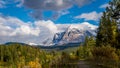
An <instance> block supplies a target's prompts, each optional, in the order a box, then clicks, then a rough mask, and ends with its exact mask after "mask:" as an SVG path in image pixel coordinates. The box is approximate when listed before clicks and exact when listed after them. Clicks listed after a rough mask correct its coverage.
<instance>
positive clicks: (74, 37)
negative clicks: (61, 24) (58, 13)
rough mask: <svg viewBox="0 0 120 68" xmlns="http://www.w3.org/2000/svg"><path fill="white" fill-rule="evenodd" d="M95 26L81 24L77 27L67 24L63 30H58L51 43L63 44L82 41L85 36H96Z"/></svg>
mask: <svg viewBox="0 0 120 68" xmlns="http://www.w3.org/2000/svg"><path fill="white" fill-rule="evenodd" d="M95 31H96V28H95V29H92V26H88V25H85V24H84V26H83V25H81V26H79V27H76V26H72V25H71V26H69V27H68V28H67V29H66V30H65V31H64V32H59V33H56V34H55V35H54V38H53V43H54V44H57V45H63V44H68V43H82V42H84V40H85V37H86V36H96V33H95Z"/></svg>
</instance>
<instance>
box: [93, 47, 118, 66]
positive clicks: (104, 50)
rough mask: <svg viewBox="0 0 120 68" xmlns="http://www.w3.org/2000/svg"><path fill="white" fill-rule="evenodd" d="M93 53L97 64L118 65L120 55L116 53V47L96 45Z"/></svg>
mask: <svg viewBox="0 0 120 68" xmlns="http://www.w3.org/2000/svg"><path fill="white" fill-rule="evenodd" d="M92 54H93V60H94V61H95V63H96V64H97V65H101V66H105V67H117V66H118V61H119V57H118V55H117V54H116V49H115V48H113V47H111V46H102V47H94V48H93V50H92Z"/></svg>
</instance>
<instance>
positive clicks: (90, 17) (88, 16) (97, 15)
mask: <svg viewBox="0 0 120 68" xmlns="http://www.w3.org/2000/svg"><path fill="white" fill-rule="evenodd" d="M101 16H102V13H97V12H96V11H93V12H90V13H83V14H81V15H78V16H76V17H75V18H76V19H82V18H83V19H84V20H85V21H88V20H93V21H98V20H99V19H100V17H101Z"/></svg>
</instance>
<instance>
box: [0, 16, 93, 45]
mask: <svg viewBox="0 0 120 68" xmlns="http://www.w3.org/2000/svg"><path fill="white" fill-rule="evenodd" d="M85 23H86V22H84V26H85ZM82 24H83V23H82ZM82 24H55V23H54V22H52V21H51V20H47V21H45V20H39V21H35V22H23V21H22V20H20V19H18V18H15V17H11V16H7V17H5V16H1V15H0V43H6V42H22V43H28V44H29V43H32V44H33V43H34V44H42V43H43V42H44V41H46V40H47V41H49V43H51V42H52V39H53V36H54V34H55V33H57V32H60V31H64V30H66V29H67V28H68V26H70V25H73V26H74V27H78V28H81V29H84V28H83V25H82ZM88 27H92V26H91V25H90V24H88V22H87V23H86V26H85V28H88ZM93 28H95V27H93ZM48 39H49V40H48Z"/></svg>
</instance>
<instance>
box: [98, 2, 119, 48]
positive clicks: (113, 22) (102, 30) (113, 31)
mask: <svg viewBox="0 0 120 68" xmlns="http://www.w3.org/2000/svg"><path fill="white" fill-rule="evenodd" d="M118 3H119V0H113V1H112V2H110V3H109V7H107V8H106V11H105V12H103V16H102V17H101V20H100V25H99V28H98V33H97V38H96V46H106V45H111V46H113V47H116V46H117V44H118V43H116V42H117V41H118V40H117V36H119V35H118V26H117V25H118V23H117V21H118V16H116V17H117V18H116V19H114V18H113V15H114V14H115V13H116V11H118V9H117V6H118ZM113 10H114V11H113ZM118 42H119V41H118Z"/></svg>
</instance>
